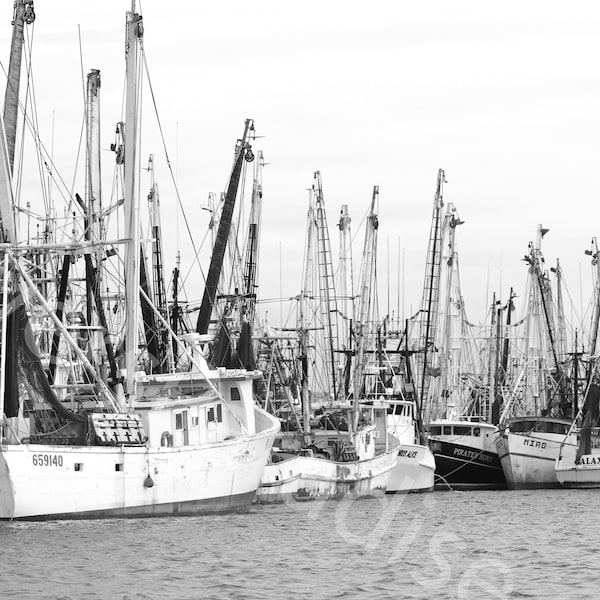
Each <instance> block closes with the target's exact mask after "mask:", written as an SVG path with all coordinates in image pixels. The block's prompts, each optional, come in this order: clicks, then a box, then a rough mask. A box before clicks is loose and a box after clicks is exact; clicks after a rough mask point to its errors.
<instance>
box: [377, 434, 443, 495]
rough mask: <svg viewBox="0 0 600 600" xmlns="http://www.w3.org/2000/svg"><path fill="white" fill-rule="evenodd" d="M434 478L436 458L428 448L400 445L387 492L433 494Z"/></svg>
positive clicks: (417, 445)
mask: <svg viewBox="0 0 600 600" xmlns="http://www.w3.org/2000/svg"><path fill="white" fill-rule="evenodd" d="M434 477H435V458H434V456H433V453H432V452H431V450H430V449H429V448H428V447H427V446H421V445H419V444H400V448H399V449H398V454H397V456H396V465H395V466H394V469H393V470H392V474H391V476H390V480H389V483H388V487H387V490H386V492H387V493H388V494H402V493H408V492H431V491H433V484H434Z"/></svg>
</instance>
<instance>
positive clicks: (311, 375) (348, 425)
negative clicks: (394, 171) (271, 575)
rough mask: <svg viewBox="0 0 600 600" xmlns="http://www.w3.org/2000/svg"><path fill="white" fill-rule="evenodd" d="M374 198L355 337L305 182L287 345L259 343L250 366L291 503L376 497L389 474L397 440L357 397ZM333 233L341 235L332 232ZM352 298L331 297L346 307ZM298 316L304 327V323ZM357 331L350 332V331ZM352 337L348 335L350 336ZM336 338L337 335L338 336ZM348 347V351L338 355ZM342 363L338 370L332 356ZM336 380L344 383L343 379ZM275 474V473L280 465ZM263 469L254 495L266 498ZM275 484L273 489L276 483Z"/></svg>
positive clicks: (368, 337)
mask: <svg viewBox="0 0 600 600" xmlns="http://www.w3.org/2000/svg"><path fill="white" fill-rule="evenodd" d="M376 198H377V188H375V191H374V194H373V199H372V202H371V212H370V215H369V217H368V219H367V226H366V227H367V229H366V235H365V249H366V250H367V249H368V252H367V251H365V253H364V256H366V257H367V259H366V260H363V268H362V274H363V276H362V277H361V295H360V301H359V302H358V303H357V304H358V305H359V308H358V309H357V312H356V314H357V319H356V321H355V323H356V325H355V327H356V330H355V332H354V333H351V332H350V331H349V330H348V329H347V328H344V324H343V322H342V319H341V317H340V312H343V313H344V314H348V313H351V312H352V310H353V308H351V307H349V306H348V307H346V308H344V309H342V310H341V311H340V310H338V309H337V308H336V306H337V303H338V301H340V303H341V302H343V300H339V299H338V296H337V295H336V292H335V285H334V281H333V264H332V258H331V249H330V245H329V233H328V227H327V219H326V214H325V206H324V200H323V190H322V184H321V175H320V173H319V172H316V173H315V174H314V184H313V188H312V195H311V202H310V205H309V214H308V227H307V243H306V258H305V272H304V276H303V291H302V293H301V294H300V295H299V296H298V298H297V300H298V318H297V322H296V324H295V327H294V328H293V331H294V335H293V336H292V335H289V334H288V335H287V336H277V337H271V336H270V335H269V332H268V331H265V334H264V335H263V336H261V337H260V339H259V343H260V345H261V346H260V347H259V352H258V355H259V357H262V359H261V360H262V363H261V364H263V365H264V370H265V373H266V379H267V385H266V392H265V394H264V402H265V406H268V407H269V410H271V411H272V412H274V414H277V415H278V416H280V417H281V418H282V420H283V422H284V426H283V427H282V431H281V432H280V434H279V435H278V436H277V438H276V440H275V446H276V447H277V448H280V449H281V450H282V451H284V452H286V453H290V454H296V455H298V456H299V460H298V461H297V463H296V462H295V464H297V466H298V472H299V478H298V488H297V493H296V499H297V500H298V501H302V500H316V499H339V498H343V497H352V498H358V497H366V496H372V495H379V494H383V493H384V492H385V491H386V489H387V486H388V483H389V479H390V477H391V474H392V471H393V469H394V468H395V465H396V455H397V450H398V447H399V443H398V440H397V439H396V438H395V437H394V436H393V435H391V434H390V433H389V432H388V427H387V418H388V415H387V405H385V404H381V403H379V404H377V402H373V401H372V399H371V398H370V397H369V396H368V395H367V394H365V392H364V387H363V383H364V379H363V376H364V370H365V365H366V363H367V361H368V360H369V351H368V349H367V345H370V344H371V345H372V343H373V340H374V338H375V336H374V335H373V334H372V332H371V331H369V330H368V328H369V327H370V326H371V325H372V319H371V318H370V307H371V306H372V304H371V294H372V293H373V291H372V290H373V284H374V277H373V273H374V265H373V262H372V261H373V260H374V257H375V248H376V230H377V216H376V215H375V213H374V206H375V201H376ZM340 229H341V230H342V232H343V233H345V232H344V228H343V227H340ZM349 297H352V294H345V293H343V292H342V293H341V294H340V298H343V299H346V298H349ZM307 315H308V316H309V318H310V320H309V318H307ZM359 323H360V325H359ZM359 327H360V331H361V334H360V335H356V332H357V331H358V330H359ZM340 331H342V332H343V333H342V334H340V333H339V332H340ZM352 338H354V339H356V340H357V341H356V348H355V349H353V350H352V351H340V350H339V348H342V347H344V346H346V345H348V344H353V342H352ZM338 352H339V353H340V354H342V353H343V354H345V361H346V364H345V367H344V369H341V368H340V365H339V363H338V361H337V360H336V359H335V356H336V354H337V353H338ZM343 370H345V374H344V373H343ZM284 464H285V463H284ZM276 467H277V465H272V466H269V467H268V468H267V470H266V472H265V476H264V477H263V485H262V486H261V489H260V490H259V495H262V494H263V491H265V492H266V491H269V492H272V493H274V492H273V482H272V479H273V477H272V475H271V474H272V473H273V472H274V473H275V475H277V469H276ZM280 480H281V481H282V482H283V479H281V478H280Z"/></svg>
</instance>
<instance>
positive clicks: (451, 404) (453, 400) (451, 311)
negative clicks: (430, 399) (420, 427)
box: [431, 204, 465, 419]
mask: <svg viewBox="0 0 600 600" xmlns="http://www.w3.org/2000/svg"><path fill="white" fill-rule="evenodd" d="M463 223H464V221H461V220H460V219H459V218H458V215H457V213H456V208H455V207H454V205H453V204H448V206H447V207H446V217H445V219H444V230H445V231H448V259H447V261H446V266H447V273H448V275H447V280H446V297H445V306H446V309H445V313H444V341H443V342H442V348H443V350H444V351H443V352H442V353H441V354H442V361H443V362H442V367H443V373H442V374H443V386H442V390H440V392H441V393H440V394H438V395H437V396H436V398H435V400H436V401H437V399H438V398H439V396H443V397H444V400H445V402H444V405H445V406H444V410H443V414H444V417H445V418H447V419H449V418H452V415H453V414H454V412H455V411H456V410H458V412H459V413H460V416H463V412H464V408H465V407H464V406H463V402H462V398H461V397H460V391H461V390H460V388H461V382H460V369H461V366H462V365H461V360H462V353H463V345H464V335H463V333H464V332H463V330H464V319H463V315H464V308H463V298H462V295H461V289H460V276H459V271H458V253H457V251H456V228H457V227H458V226H459V225H462V224H463ZM440 379H441V378H440ZM457 396H458V398H457ZM431 417H433V418H438V415H435V414H432V415H431Z"/></svg>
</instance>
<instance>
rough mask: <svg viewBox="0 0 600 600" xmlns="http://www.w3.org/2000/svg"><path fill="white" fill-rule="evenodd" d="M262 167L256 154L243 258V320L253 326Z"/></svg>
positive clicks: (261, 194) (260, 158) (260, 218)
mask: <svg viewBox="0 0 600 600" xmlns="http://www.w3.org/2000/svg"><path fill="white" fill-rule="evenodd" d="M262 167H263V154H262V152H259V153H258V160H257V161H256V163H255V167H254V181H253V184H252V201H251V206H250V218H249V223H248V239H247V241H246V251H245V258H244V273H243V281H244V289H243V292H242V293H243V296H244V305H245V310H244V313H245V314H244V319H245V320H246V321H247V322H248V323H250V324H251V325H252V324H254V311H255V308H256V291H257V282H258V253H259V249H260V244H259V242H260V226H261V220H262V197H263V192H262Z"/></svg>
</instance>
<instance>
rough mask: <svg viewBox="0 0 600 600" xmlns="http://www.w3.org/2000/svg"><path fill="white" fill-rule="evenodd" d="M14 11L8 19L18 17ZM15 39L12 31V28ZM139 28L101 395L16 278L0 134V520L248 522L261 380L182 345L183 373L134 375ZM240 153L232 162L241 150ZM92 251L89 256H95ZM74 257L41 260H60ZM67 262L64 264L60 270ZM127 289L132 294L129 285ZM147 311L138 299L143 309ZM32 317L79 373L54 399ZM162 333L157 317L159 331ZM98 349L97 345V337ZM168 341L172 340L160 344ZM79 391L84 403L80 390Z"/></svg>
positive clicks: (196, 344)
mask: <svg viewBox="0 0 600 600" xmlns="http://www.w3.org/2000/svg"><path fill="white" fill-rule="evenodd" d="M22 4H23V3H21V2H18V3H17V5H16V8H17V9H18V10H20V9H21V7H22ZM21 25H22V23H21ZM142 38H143V26H142V17H141V16H140V15H139V14H137V13H136V12H135V11H134V10H132V11H131V12H128V13H127V46H126V48H127V52H126V57H127V74H128V77H127V101H126V115H127V117H126V122H125V124H124V139H125V141H126V144H127V152H125V157H124V181H125V184H126V186H125V187H126V190H127V192H126V194H125V201H124V203H123V205H124V208H125V209H126V210H127V212H126V223H127V225H128V235H127V236H126V242H125V244H124V247H125V255H124V259H123V264H125V265H126V268H127V272H126V282H127V283H128V285H127V286H126V292H127V294H126V298H125V302H126V310H125V313H126V315H127V321H126V335H125V339H124V350H123V359H124V365H125V368H124V369H123V370H122V374H123V381H122V384H121V383H120V382H119V383H115V382H113V383H115V385H114V386H113V385H111V386H110V387H109V385H108V384H107V383H106V381H105V380H104V378H103V371H102V369H99V368H98V366H97V365H93V364H92V363H91V362H90V360H89V359H88V356H87V355H86V353H84V352H83V351H82V350H81V348H80V347H79V344H78V340H76V339H74V338H73V336H72V335H71V333H70V331H69V328H68V327H66V326H65V324H64V323H63V322H62V320H61V318H59V316H58V315H57V313H56V312H55V311H54V310H53V309H52V307H50V306H49V304H48V302H47V301H46V299H45V298H44V296H43V295H42V293H41V292H40V289H39V287H40V286H39V283H36V282H35V281H33V280H32V277H31V276H30V274H29V273H28V268H29V264H30V263H29V262H28V260H27V259H26V252H27V251H28V250H31V248H26V247H23V245H17V244H16V241H17V226H16V223H15V218H14V212H13V206H12V187H11V177H10V172H11V168H10V166H9V158H8V152H7V148H6V146H5V144H4V140H5V135H4V130H3V127H0V140H1V141H2V145H1V147H0V167H1V169H0V217H1V223H0V224H1V231H0V233H1V237H2V244H0V259H1V265H2V270H1V280H2V281H1V284H2V285H1V288H0V289H1V300H2V302H1V319H0V333H1V337H0V358H1V365H0V366H1V368H0V417H1V418H2V420H1V426H0V518H1V519H61V518H100V517H137V516H150V515H175V514H201V513H209V512H224V511H232V510H245V509H247V508H248V507H249V506H250V504H251V502H252V500H253V497H254V495H255V493H256V490H257V488H258V486H259V484H260V480H261V476H262V474H263V469H264V465H265V463H266V462H267V459H268V457H269V454H270V451H271V448H272V445H273V440H274V438H275V435H276V434H277V432H278V430H279V422H278V420H277V419H275V418H273V417H272V416H271V415H270V414H268V413H267V412H266V411H264V410H262V409H261V408H260V407H258V406H256V405H255V403H254V398H253V390H252V385H253V381H254V380H255V379H256V378H257V377H259V372H258V371H255V370H247V369H244V368H238V369H228V368H223V367H219V368H209V366H208V364H207V362H206V360H205V358H204V353H203V348H202V344H203V342H204V341H205V340H204V339H203V338H202V336H198V335H195V334H193V335H192V336H190V338H189V339H188V344H189V345H190V346H191V348H190V349H185V345H184V344H183V342H181V341H179V340H177V339H176V338H173V339H174V340H175V341H176V342H177V343H178V344H179V346H180V348H181V349H182V351H184V352H186V356H187V360H188V364H189V369H188V370H186V371H183V372H178V373H159V374H147V373H145V372H144V371H141V370H140V369H139V356H138V326H139V322H138V321H139V320H138V314H139V305H140V294H142V296H143V290H142V291H141V288H140V287H139V285H138V283H137V282H139V281H140V257H139V252H140V236H139V229H140V227H139V221H138V215H137V206H138V203H139V197H138V196H139V186H138V185H137V179H136V178H137V176H138V172H139V168H140V165H139V151H137V143H138V137H139V122H138V120H139V105H138V99H137V92H138V90H139V89H140V81H139V76H140V72H141V69H140V68H139V66H140V64H141V59H142V55H141V52H142V51H143V49H142ZM238 151H239V152H240V153H242V155H243V154H244V152H245V151H246V147H245V146H244V144H243V143H242V144H241V145H240V147H239V148H238ZM101 243H102V241H101V240H96V244H97V245H99V244H101ZM89 246H90V244H89V243H88V240H86V242H85V243H78V242H76V241H72V243H70V244H68V245H67V246H61V247H54V246H53V247H52V248H50V247H48V248H46V249H45V250H59V252H61V253H62V254H63V255H65V256H66V257H67V258H69V257H72V261H73V262H75V260H76V258H77V257H78V256H79V257H80V256H81V255H82V254H85V249H86V248H89ZM67 262H68V261H67ZM132 282H133V285H132ZM146 299H147V298H146ZM33 312H34V313H35V314H40V313H41V312H43V314H44V315H45V318H46V320H47V321H51V322H52V323H53V324H54V326H55V328H56V331H58V332H60V336H61V338H62V340H63V341H65V342H66V343H67V344H68V347H69V350H68V352H69V356H70V357H74V358H75V361H76V363H77V366H78V368H79V369H80V370H81V371H84V372H85V375H86V378H85V384H84V387H82V386H79V385H78V384H77V383H75V382H73V383H67V387H68V389H67V390H64V389H63V390H62V391H63V392H66V393H64V394H62V395H57V393H56V392H55V390H54V389H53V387H52V385H51V384H50V383H49V381H48V376H47V369H46V368H45V366H44V364H43V363H42V360H41V358H40V356H39V352H38V342H37V340H36V339H35V337H34V334H33V329H32V325H31V321H30V314H31V313H33ZM159 318H161V319H162V321H163V325H164V326H165V328H167V329H168V324H167V323H166V321H165V320H164V317H159ZM103 333H104V337H105V339H107V338H108V337H109V336H108V332H107V331H106V330H104V331H103ZM171 333H173V332H172V331H171ZM83 389H85V394H83V393H82V390H83Z"/></svg>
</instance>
